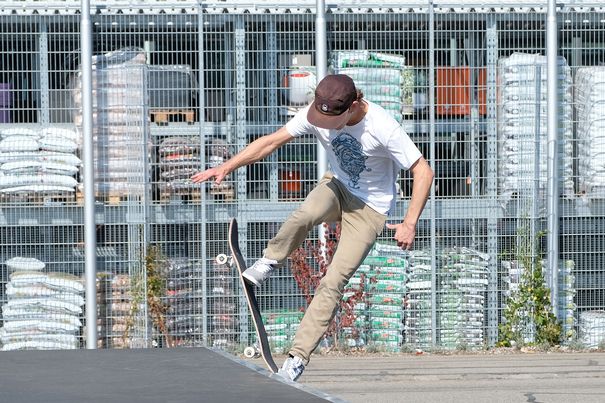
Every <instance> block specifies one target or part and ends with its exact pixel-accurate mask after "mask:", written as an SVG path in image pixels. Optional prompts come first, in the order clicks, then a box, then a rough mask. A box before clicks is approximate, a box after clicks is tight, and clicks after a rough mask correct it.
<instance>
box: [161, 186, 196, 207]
mask: <svg viewBox="0 0 605 403" xmlns="http://www.w3.org/2000/svg"><path fill="white" fill-rule="evenodd" d="M159 200H160V203H162V204H171V203H172V204H174V203H177V204H182V203H199V202H200V201H201V200H202V191H201V189H200V187H199V186H196V187H192V188H183V189H172V188H169V187H160V195H159Z"/></svg>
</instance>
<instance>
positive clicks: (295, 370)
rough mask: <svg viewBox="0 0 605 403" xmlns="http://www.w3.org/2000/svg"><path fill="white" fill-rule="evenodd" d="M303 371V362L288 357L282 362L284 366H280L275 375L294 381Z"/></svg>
mask: <svg viewBox="0 0 605 403" xmlns="http://www.w3.org/2000/svg"><path fill="white" fill-rule="evenodd" d="M304 370H305V364H303V360H302V359H301V358H300V357H293V356H290V357H288V359H287V360H286V361H284V365H282V367H281V369H280V370H279V371H278V372H277V374H278V375H281V376H283V377H284V378H286V379H289V380H291V381H296V380H297V379H298V378H300V376H301V375H302V373H303V371H304Z"/></svg>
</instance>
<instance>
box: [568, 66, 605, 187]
mask: <svg viewBox="0 0 605 403" xmlns="http://www.w3.org/2000/svg"><path fill="white" fill-rule="evenodd" d="M575 81H576V82H575V107H576V116H577V118H576V121H577V125H576V127H577V130H576V137H577V150H578V188H579V191H580V193H582V194H583V195H585V196H586V197H588V198H603V197H605V134H604V133H605V66H591V67H580V68H579V69H578V70H577V72H576V78H575Z"/></svg>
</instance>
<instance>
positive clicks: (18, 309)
mask: <svg viewBox="0 0 605 403" xmlns="http://www.w3.org/2000/svg"><path fill="white" fill-rule="evenodd" d="M4 263H5V265H6V267H7V268H8V271H9V273H10V274H9V281H8V283H7V284H6V297H7V302H6V303H5V304H4V305H3V306H2V316H3V320H4V325H3V327H2V328H1V329H0V340H1V341H2V350H3V351H11V350H58V349H77V348H79V347H80V334H81V327H82V323H81V317H82V306H83V305H84V298H83V296H82V295H83V293H84V285H83V283H82V281H81V279H80V278H78V277H76V276H73V275H69V274H66V273H56V272H49V273H47V272H44V269H45V267H46V265H45V264H44V263H43V262H41V261H40V260H38V259H35V258H30V257H14V258H11V259H9V260H7V261H6V262H4Z"/></svg>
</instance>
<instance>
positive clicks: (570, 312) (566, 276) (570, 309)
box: [559, 260, 577, 341]
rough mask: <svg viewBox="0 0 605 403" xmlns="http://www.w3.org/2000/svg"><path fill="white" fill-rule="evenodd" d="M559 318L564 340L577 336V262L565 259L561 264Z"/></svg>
mask: <svg viewBox="0 0 605 403" xmlns="http://www.w3.org/2000/svg"><path fill="white" fill-rule="evenodd" d="M559 266H560V267H559V318H560V319H561V322H562V323H561V325H562V329H563V340H564V341H571V340H574V339H575V336H576V324H577V323H576V309H577V307H576V304H575V302H574V298H575V296H576V288H575V284H576V278H575V276H574V275H573V271H574V268H575V263H574V261H573V260H565V261H563V262H561V264H560V265H559Z"/></svg>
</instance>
